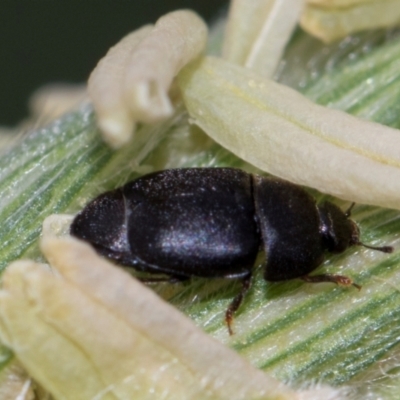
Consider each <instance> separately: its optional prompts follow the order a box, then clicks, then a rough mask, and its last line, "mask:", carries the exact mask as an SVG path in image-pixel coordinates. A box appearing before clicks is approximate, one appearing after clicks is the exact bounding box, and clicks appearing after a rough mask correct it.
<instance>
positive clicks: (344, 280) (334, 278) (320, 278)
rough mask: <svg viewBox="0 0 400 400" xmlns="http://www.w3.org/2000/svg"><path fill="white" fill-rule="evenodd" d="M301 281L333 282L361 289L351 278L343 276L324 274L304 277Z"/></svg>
mask: <svg viewBox="0 0 400 400" xmlns="http://www.w3.org/2000/svg"><path fill="white" fill-rule="evenodd" d="M300 279H302V280H303V281H305V282H309V283H318V282H332V283H336V284H337V285H340V286H354V287H356V288H357V289H358V290H360V289H361V286H360V285H357V283H354V282H353V280H352V279H351V278H349V277H347V276H343V275H330V274H322V275H315V276H309V275H304V276H302V277H300Z"/></svg>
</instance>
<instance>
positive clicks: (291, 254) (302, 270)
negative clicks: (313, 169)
mask: <svg viewBox="0 0 400 400" xmlns="http://www.w3.org/2000/svg"><path fill="white" fill-rule="evenodd" d="M353 205H354V204H353ZM353 205H352V206H353ZM352 206H351V207H350V208H349V209H348V210H347V211H346V212H343V211H341V209H340V208H338V207H337V206H336V205H334V204H333V203H331V202H329V201H325V202H323V203H322V204H317V203H316V201H315V199H314V198H313V197H312V196H311V195H309V194H308V193H307V192H306V191H305V190H304V189H302V188H301V187H299V186H297V185H294V184H292V183H290V182H287V181H284V180H282V179H278V178H273V177H264V176H259V175H253V174H249V173H246V172H244V171H242V170H240V169H235V168H186V169H183V168H182V169H169V170H164V171H160V172H155V173H151V174H148V175H145V176H143V177H141V178H139V179H136V180H134V181H131V182H129V183H127V184H125V185H124V186H122V187H120V188H118V189H115V190H112V191H109V192H106V193H104V194H101V195H100V196H98V197H97V198H96V199H94V200H92V201H91V202H90V203H89V204H88V205H87V206H86V207H85V208H84V209H83V210H82V211H81V212H79V213H78V214H77V215H76V217H75V218H74V220H73V222H72V224H71V228H70V233H71V234H72V235H73V236H76V237H78V238H80V239H82V240H84V241H86V242H89V243H90V244H91V245H92V246H93V247H94V248H95V249H96V250H97V252H99V253H100V254H102V255H104V256H106V257H108V258H110V259H113V260H115V261H116V262H118V263H120V264H122V265H125V266H130V267H133V268H134V269H136V270H138V271H144V272H148V273H151V274H162V275H164V276H165V275H166V276H167V277H166V278H165V277H164V278H161V277H159V278H154V279H149V280H145V281H147V282H148V281H170V282H176V281H183V280H186V279H189V278H191V277H193V276H197V277H204V278H217V277H220V278H230V279H239V280H241V282H242V288H241V291H240V292H239V293H238V294H237V296H236V297H235V298H234V299H233V301H232V302H231V303H230V305H229V307H228V309H227V311H226V315H225V319H226V322H227V325H228V330H229V333H230V334H232V327H231V325H232V318H233V314H234V312H235V311H236V310H237V309H238V308H239V306H240V304H241V302H242V300H243V298H244V296H245V294H246V292H247V291H248V289H249V288H250V285H251V278H252V269H253V266H254V263H255V260H256V258H257V255H258V253H259V251H260V249H263V250H264V251H265V254H266V261H265V265H264V279H265V280H267V281H272V282H275V281H285V280H289V279H293V278H300V279H302V280H304V281H306V282H334V283H336V284H339V285H343V286H349V285H353V286H355V287H357V288H359V289H360V288H361V287H360V286H359V285H357V284H356V283H353V281H352V280H351V279H350V278H348V277H345V276H341V275H329V274H322V275H316V276H310V275H309V274H310V273H311V272H312V271H313V270H315V269H316V268H317V267H318V266H319V265H321V263H322V261H323V259H324V255H325V253H326V252H330V253H341V252H343V251H344V250H346V249H347V248H348V247H350V246H353V245H363V246H365V247H369V248H372V249H375V250H379V251H382V252H386V253H389V252H391V251H392V250H393V249H392V247H389V246H383V247H373V246H367V245H364V244H363V243H361V242H360V239H359V236H360V234H359V233H360V231H359V228H358V226H357V224H356V223H355V222H354V221H353V220H351V219H350V218H349V216H350V211H351V208H352Z"/></svg>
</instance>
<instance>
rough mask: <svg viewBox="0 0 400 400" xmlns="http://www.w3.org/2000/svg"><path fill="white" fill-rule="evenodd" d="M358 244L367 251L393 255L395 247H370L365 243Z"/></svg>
mask: <svg viewBox="0 0 400 400" xmlns="http://www.w3.org/2000/svg"><path fill="white" fill-rule="evenodd" d="M357 244H358V245H360V246H363V247H366V248H367V249H372V250H378V251H381V252H382V253H393V247H392V246H370V245H368V244H364V243H361V242H358V243H357Z"/></svg>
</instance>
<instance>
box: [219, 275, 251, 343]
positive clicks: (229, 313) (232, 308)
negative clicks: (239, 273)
mask: <svg viewBox="0 0 400 400" xmlns="http://www.w3.org/2000/svg"><path fill="white" fill-rule="evenodd" d="M251 278H252V276H251V273H250V274H248V275H246V276H245V277H244V278H242V288H241V290H240V292H239V293H238V294H237V295H236V296H235V298H234V299H233V300H232V302H231V304H229V307H228V309H227V310H226V313H225V321H226V324H227V325H228V331H229V334H230V335H233V330H232V322H233V314H234V313H235V312H236V311H237V310H238V308H239V307H240V305H241V304H242V301H243V299H244V296H245V295H246V293H247V292H248V291H249V289H250V286H251Z"/></svg>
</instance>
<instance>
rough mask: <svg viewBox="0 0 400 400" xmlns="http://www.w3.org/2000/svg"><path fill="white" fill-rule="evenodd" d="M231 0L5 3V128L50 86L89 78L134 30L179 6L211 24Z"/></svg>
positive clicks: (0, 109) (1, 59) (1, 110)
mask: <svg viewBox="0 0 400 400" xmlns="http://www.w3.org/2000/svg"><path fill="white" fill-rule="evenodd" d="M226 4H227V0H158V1H157V0H79V1H78V0H69V1H67V0H0V126H1V125H8V126H12V125H14V124H16V123H17V122H18V121H20V120H21V119H22V118H24V117H25V116H26V115H27V113H28V109H27V99H28V97H29V95H30V94H31V93H32V92H33V91H34V90H35V89H37V88H38V87H40V86H41V85H43V84H46V83H49V82H71V83H79V82H83V81H85V80H86V79H87V77H88V75H89V73H90V71H91V70H92V69H93V67H94V66H95V65H96V63H97V61H98V60H99V59H100V57H102V56H103V55H104V54H105V52H106V51H107V49H108V48H109V47H110V46H112V45H113V44H114V43H116V42H117V41H118V40H119V39H120V38H121V37H122V36H123V35H125V34H126V33H128V32H130V31H132V30H133V29H135V28H137V27H139V26H141V25H143V24H145V23H148V22H154V21H155V20H156V19H157V18H158V17H159V16H160V15H162V14H164V13H166V12H168V11H172V10H175V9H178V8H191V9H194V10H196V11H197V12H198V13H199V14H200V15H202V16H203V17H204V18H205V19H206V20H207V21H211V20H212V18H213V17H215V16H217V15H218V13H219V12H221V10H223V7H224V5H226Z"/></svg>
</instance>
